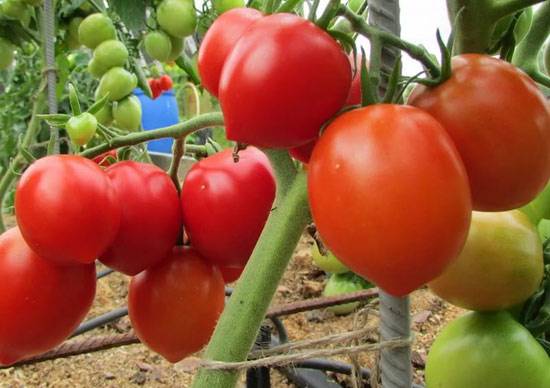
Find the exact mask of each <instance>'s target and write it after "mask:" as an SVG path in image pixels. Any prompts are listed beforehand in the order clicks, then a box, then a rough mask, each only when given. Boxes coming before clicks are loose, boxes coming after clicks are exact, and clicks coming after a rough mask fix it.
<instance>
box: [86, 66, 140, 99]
mask: <svg viewBox="0 0 550 388" xmlns="http://www.w3.org/2000/svg"><path fill="white" fill-rule="evenodd" d="M136 86H137V77H136V75H135V74H132V73H130V72H129V71H128V70H125V69H123V68H122V67H113V68H112V69H110V70H108V71H107V72H106V73H105V74H103V77H101V80H100V81H99V86H98V87H97V90H96V96H95V98H96V100H99V99H100V98H101V97H103V96H105V95H107V94H109V97H108V98H109V101H119V100H122V99H123V98H124V97H126V96H127V95H129V94H130V93H132V91H133V90H134V89H135V88H136Z"/></svg>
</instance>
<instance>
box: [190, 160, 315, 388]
mask: <svg viewBox="0 0 550 388" xmlns="http://www.w3.org/2000/svg"><path fill="white" fill-rule="evenodd" d="M274 167H275V168H276V169H277V166H274ZM306 182H307V177H306V173H305V171H301V172H299V173H298V174H297V175H296V177H295V179H294V180H293V182H292V184H291V186H290V187H289V188H288V191H287V194H286V195H285V197H284V198H283V199H282V200H281V201H280V203H279V205H278V206H277V207H276V208H275V209H274V210H273V211H272V213H271V215H270V217H269V219H268V221H267V224H266V226H265V228H264V230H263V232H262V235H261V236H260V240H259V241H258V244H257V245H256V248H255V249H254V252H253V253H252V256H251V257H250V260H249V262H248V264H247V265H246V268H245V270H244V273H243V274H242V275H241V278H240V280H239V282H238V284H237V286H236V287H235V290H234V292H233V295H232V296H231V298H230V299H229V302H228V304H227V306H226V307H225V310H224V312H223V314H222V316H221V317H220V320H219V322H218V325H217V326H216V330H215V331H214V335H213V336H212V339H211V340H210V343H209V344H208V347H207V349H206V353H205V355H204V357H205V359H208V360H217V361H243V360H246V358H247V355H248V353H249V351H250V349H251V348H252V345H253V344H254V340H255V338H256V335H257V333H258V329H259V328H260V325H261V323H262V321H263V319H264V316H265V313H266V312H267V309H268V307H269V304H270V302H271V299H272V298H273V295H274V294H275V291H276V289H277V285H278V284H279V281H280V279H281V277H282V275H283V273H284V270H285V268H286V266H287V264H288V261H289V260H290V257H291V256H292V252H293V251H294V248H295V247H296V244H297V243H298V240H299V239H300V236H301V234H302V232H303V230H304V228H305V226H306V225H307V223H308V222H309V220H310V215H309V206H308V201H307V189H306ZM281 183H282V182H280V183H279V184H281ZM237 379H238V372H236V371H230V372H227V371H217V370H208V369H206V370H201V371H200V372H199V374H198V375H197V377H196V378H195V380H194V382H193V387H194V388H212V387H216V388H231V387H234V386H235V384H236V382H237Z"/></svg>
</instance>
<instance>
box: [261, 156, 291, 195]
mask: <svg viewBox="0 0 550 388" xmlns="http://www.w3.org/2000/svg"><path fill="white" fill-rule="evenodd" d="M263 151H264V153H265V154H266V155H267V157H268V158H269V161H270V162H271V165H272V166H274V171H275V178H276V179H277V198H276V200H275V205H277V204H278V203H279V201H280V200H282V199H283V198H284V196H285V195H286V193H287V191H288V189H289V188H290V187H291V185H292V182H293V181H294V178H295V177H296V168H295V167H294V163H293V162H292V159H291V158H290V156H289V155H288V152H286V151H281V150H274V149H264V150H263Z"/></svg>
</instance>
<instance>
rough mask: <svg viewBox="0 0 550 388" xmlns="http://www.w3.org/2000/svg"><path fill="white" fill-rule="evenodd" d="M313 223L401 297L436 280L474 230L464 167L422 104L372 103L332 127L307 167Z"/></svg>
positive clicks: (331, 245) (349, 262)
mask: <svg viewBox="0 0 550 388" xmlns="http://www.w3.org/2000/svg"><path fill="white" fill-rule="evenodd" d="M308 192H309V199H310V207H311V211H312V216H313V220H314V221H315V224H316V225H317V228H318V231H319V233H320V235H321V237H322V239H323V241H324V242H325V243H326V246H327V248H328V249H330V250H331V251H332V252H333V253H334V255H336V257H338V258H339V259H340V261H342V263H343V264H345V265H346V266H347V267H349V268H350V269H351V270H352V271H353V272H355V273H357V274H359V275H360V276H363V277H365V278H366V279H369V280H370V281H372V282H374V283H376V284H377V285H378V286H380V287H381V288H383V289H384V290H386V291H387V292H389V293H391V294H392V295H395V296H402V295H405V294H407V293H409V292H411V291H413V290H415V289H416V288H418V287H419V286H421V285H423V284H425V283H426V282H428V281H430V280H432V279H434V278H435V277H436V276H438V275H439V274H440V273H441V272H443V270H444V269H445V267H446V266H447V265H448V264H449V263H450V262H451V261H452V260H453V259H454V258H455V257H456V256H457V255H458V253H459V252H460V250H461V249H462V246H463V244H464V241H465V239H466V234H467V232H468V227H469V223H470V214H471V200H470V192H469V188H468V181H467V177H466V173H465V171H464V166H463V165H462V162H461V160H460V157H459V156H458V153H457V151H456V149H455V147H454V145H453V143H452V141H451V139H450V137H449V136H448V135H447V133H446V132H445V130H444V129H443V128H442V127H441V125H440V124H439V123H438V122H437V121H436V120H434V119H433V118H432V117H431V116H430V115H428V114H426V113H425V112H423V111H421V110H420V109H416V108H412V107H407V106H399V105H387V104H385V105H372V106H368V107H365V108H360V109H356V110H353V111H349V112H346V113H344V114H342V115H341V116H339V117H338V118H336V119H335V120H334V121H333V122H332V123H331V124H329V125H328V126H327V128H326V129H325V131H324V132H323V134H322V136H321V137H320V139H319V142H318V143H317V145H316V147H315V149H314V150H313V154H312V156H311V160H310V162H309V165H308Z"/></svg>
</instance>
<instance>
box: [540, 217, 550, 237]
mask: <svg viewBox="0 0 550 388" xmlns="http://www.w3.org/2000/svg"><path fill="white" fill-rule="evenodd" d="M538 230H539V236H540V239H541V241H542V242H545V241H546V240H548V239H549V238H550V220H541V221H540V222H539V226H538Z"/></svg>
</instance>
